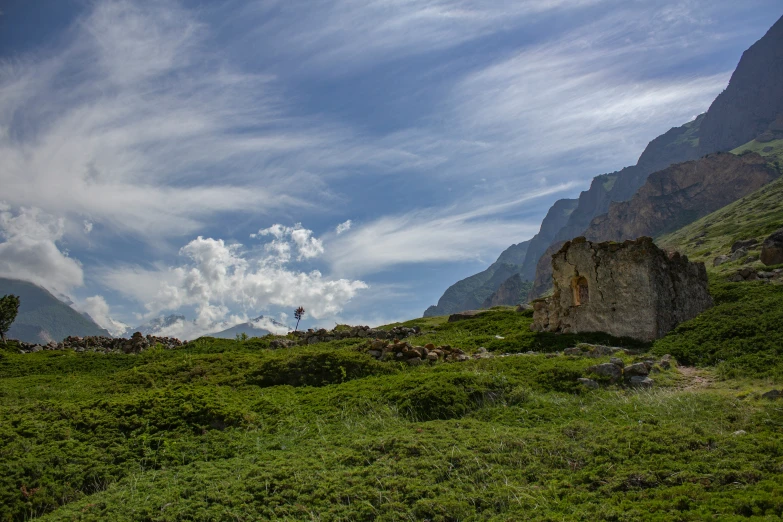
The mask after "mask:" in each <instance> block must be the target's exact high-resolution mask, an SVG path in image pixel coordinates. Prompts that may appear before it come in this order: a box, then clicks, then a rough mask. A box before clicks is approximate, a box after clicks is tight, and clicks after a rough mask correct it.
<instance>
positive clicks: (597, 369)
mask: <svg viewBox="0 0 783 522" xmlns="http://www.w3.org/2000/svg"><path fill="white" fill-rule="evenodd" d="M587 371H588V372H590V373H594V374H596V375H600V376H601V377H608V378H609V380H610V381H612V382H615V381H617V380H618V379H620V377H622V375H623V369H622V368H620V367H618V366H617V365H616V364H612V363H603V364H596V365H595V366H590V367H589V368H588V369H587Z"/></svg>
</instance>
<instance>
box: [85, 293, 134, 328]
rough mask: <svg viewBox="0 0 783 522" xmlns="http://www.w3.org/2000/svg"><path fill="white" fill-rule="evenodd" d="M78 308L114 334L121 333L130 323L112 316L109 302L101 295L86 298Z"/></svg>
mask: <svg viewBox="0 0 783 522" xmlns="http://www.w3.org/2000/svg"><path fill="white" fill-rule="evenodd" d="M77 308H78V309H79V310H80V311H82V312H85V313H86V314H87V315H89V316H90V317H92V319H93V321H95V322H96V323H97V324H98V326H100V327H101V328H105V329H106V330H108V331H109V333H110V334H112V335H121V334H123V333H124V332H125V331H126V330H127V329H128V328H129V325H127V324H125V323H123V322H122V321H118V320H116V319H114V318H113V317H112V316H111V311H110V309H109V304H108V303H107V302H106V299H104V298H103V296H101V295H94V296H92V297H88V298H86V299H85V300H84V301H83V302H82V303H81V304H79V305H78V306H77Z"/></svg>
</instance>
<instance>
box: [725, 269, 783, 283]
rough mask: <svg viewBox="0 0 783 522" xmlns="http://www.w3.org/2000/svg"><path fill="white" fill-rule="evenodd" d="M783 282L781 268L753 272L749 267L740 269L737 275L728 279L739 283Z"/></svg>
mask: <svg viewBox="0 0 783 522" xmlns="http://www.w3.org/2000/svg"><path fill="white" fill-rule="evenodd" d="M775 280H777V281H783V268H776V269H774V270H770V271H766V270H755V269H753V268H750V267H747V266H746V267H743V268H740V269H739V270H738V271H737V273H735V274H733V275H732V276H730V277H729V281H731V282H734V283H739V282H741V281H775Z"/></svg>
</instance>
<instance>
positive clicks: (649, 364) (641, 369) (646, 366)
mask: <svg viewBox="0 0 783 522" xmlns="http://www.w3.org/2000/svg"><path fill="white" fill-rule="evenodd" d="M675 364H676V361H675V360H674V359H673V358H672V356H671V355H664V356H663V357H662V358H661V359H660V360H659V361H656V360H655V359H653V358H646V359H644V360H642V361H639V362H635V363H632V364H629V365H626V364H625V362H624V361H623V360H622V359H620V358H619V357H612V358H611V359H610V360H609V362H608V363H603V364H596V365H595V366H590V367H589V368H587V372H588V373H591V374H593V375H597V376H599V377H602V378H603V379H606V380H608V381H609V382H610V383H619V382H624V383H625V384H627V385H629V386H632V387H635V388H652V387H653V385H654V384H655V381H653V380H652V379H651V378H650V377H649V374H650V373H655V372H659V371H662V370H668V369H669V368H671V367H672V366H674V365H675ZM578 381H579V382H580V383H582V384H583V385H584V386H585V387H587V388H591V389H595V388H598V386H599V385H598V383H597V382H596V381H595V380H593V379H588V378H586V377H583V378H580V379H578Z"/></svg>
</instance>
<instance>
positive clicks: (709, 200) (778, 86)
mask: <svg viewBox="0 0 783 522" xmlns="http://www.w3.org/2000/svg"><path fill="white" fill-rule="evenodd" d="M779 138H783V18H781V19H779V20H778V21H777V22H776V23H775V24H774V25H773V26H772V27H771V28H770V29H769V31H768V32H767V33H766V34H765V35H764V36H763V37H762V38H761V39H760V40H759V41H757V42H756V43H755V44H753V45H752V46H751V47H750V48H749V49H748V50H746V51H745V52H744V53H743V55H742V58H741V59H740V61H739V64H738V65H737V68H736V69H735V71H734V73H733V74H732V76H731V79H730V81H729V85H728V87H727V88H726V89H725V90H724V91H723V92H722V93H721V94H720V95H718V97H717V98H716V99H715V100H714V101H713V103H712V104H711V105H710V107H709V109H708V110H707V112H706V113H704V114H701V115H699V116H697V117H696V118H695V119H694V120H693V121H690V122H687V123H685V124H683V125H681V126H679V127H675V128H672V129H670V130H669V131H667V132H666V133H664V134H662V135H660V136H658V137H657V138H655V139H654V140H652V141H651V142H650V143H649V144H648V145H647V147H646V148H645V150H644V151H643V152H642V154H641V156H640V157H639V160H638V161H637V163H636V165H632V166H629V167H625V168H624V169H622V170H620V171H617V172H612V173H608V174H601V175H598V176H596V177H594V178H593V180H592V183H591V184H590V188H589V189H588V190H586V191H584V192H582V193H581V194H580V195H579V198H577V199H561V200H559V201H557V202H555V204H554V205H552V207H551V208H550V209H549V211H548V212H547V214H546V216H545V218H544V220H543V222H542V224H541V228H540V230H539V232H538V234H536V235H535V236H533V238H531V239H530V240H529V241H526V242H525V243H523V244H526V245H527V248H526V251H525V255H524V258H523V259H522V261H521V263H518V264H520V265H521V267H520V268H519V270H518V271H517V272H515V274H512V275H511V276H509V277H513V276H514V275H516V274H519V276H520V277H521V279H523V280H525V281H533V284H532V288H531V290H530V292H529V294H528V296H527V297H528V299H533V298H535V297H537V296H539V295H541V294H542V293H543V292H545V291H546V290H547V288H549V286H551V281H550V277H549V275H550V270H551V267H550V266H549V265H550V263H549V259H550V257H551V254H552V253H553V252H554V251H556V250H557V249H558V248H559V247H560V245H562V243H563V242H565V241H567V240H569V239H572V238H573V237H576V236H579V235H585V234H586V233H587V234H588V235H593V237H602V238H611V239H614V240H618V239H628V238H631V237H632V236H633V234H636V233H639V232H641V231H642V229H644V231H643V233H648V234H660V233H664V232H666V231H667V230H668V231H670V230H673V228H676V226H680V225H685V224H687V223H689V222H691V221H693V220H695V219H698V218H699V217H701V216H704V215H706V214H708V213H709V212H712V211H714V210H717V208H720V207H716V205H718V204H720V203H723V204H728V203H731V202H732V201H734V200H736V199H738V198H740V197H742V196H744V195H745V194H748V193H749V192H752V191H753V190H755V188H758V185H757V183H758V178H755V177H753V178H752V179H751V178H745V177H743V175H738V176H731V175H730V174H729V172H728V171H730V170H731V168H732V166H737V165H738V164H737V163H736V162H735V161H734V160H732V159H729V158H728V157H726V158H721V159H720V160H718V159H716V158H714V157H713V158H712V159H709V158H704V157H705V156H707V155H710V154H713V153H717V152H725V151H730V150H732V149H735V148H737V147H740V148H741V149H743V150H744V148H745V147H750V148H749V150H751V151H755V152H762V151H763V150H764V148H765V147H766V148H774V146H773V145H762V146H761V147H758V145H759V144H764V143H770V142H773V141H775V140H777V139H779ZM754 143H755V145H754ZM743 146H745V147H743ZM756 149H758V150H756ZM702 158H704V159H702ZM748 161H751V158H746V159H745V160H742V161H741V163H742V164H743V165H746V164H747V162H748ZM753 161H756V160H753ZM689 162H691V163H689ZM694 162H695V163H694ZM677 164H683V166H682V167H680V170H679V173H680V176H679V177H678V176H677V175H675V173H674V172H672V171H669V172H668V173H664V174H660V175H657V174H656V176H655V177H653V183H661V182H664V181H668V182H670V185H669V187H668V190H665V189H662V188H661V187H658V188H657V189H656V188H654V187H653V186H651V185H647V186H646V185H645V184H646V183H647V182H648V178H651V177H652V176H651V175H652V174H653V173H658V172H660V171H664V170H666V169H668V168H669V167H670V166H672V165H677ZM689 168H690V169H694V168H695V169H700V172H701V175H700V176H696V177H698V178H699V180H700V181H698V182H697V183H696V185H698V186H696V185H694V186H691V184H690V183H692V182H694V179H688V177H687V176H685V170H683V169H689ZM713 168H715V169H717V170H712V169H713ZM743 168H744V167H743ZM743 172H747V171H743ZM754 172H755V171H754ZM768 174H769V173H768ZM773 177H774V176H773ZM710 178H714V179H715V180H716V181H717V180H721V181H726V180H728V179H729V178H730V179H731V183H728V184H724V186H722V187H721V185H720V183H715V184H713V185H711V193H710V196H709V197H707V196H706V195H703V194H702V191H701V189H704V187H705V186H707V185H710V184H709V180H710ZM769 180H770V179H769V176H768V177H767V181H769ZM680 182H681V183H684V184H685V185H678V183H680ZM746 182H747V183H746ZM642 189H644V190H642ZM651 198H657V199H658V201H656V202H653V199H651ZM685 198H690V199H691V200H692V201H690V202H689V203H688V204H687V205H684V204H682V202H683V200H684V199H685ZM661 199H663V200H667V201H663V202H662V201H661ZM669 199H671V202H673V201H674V200H678V201H680V207H679V208H670V209H668V210H666V211H663V210H662V206H666V205H667V204H668V203H669ZM629 201H630V203H628V204H627V205H625V207H622V206H616V205H617V204H618V203H623V202H629ZM642 202H644V204H645V205H646V208H647V211H648V212H653V208H654V207H656V205H657V207H656V208H658V210H657V211H658V212H663V213H664V214H666V213H668V214H669V216H668V218H666V219H663V217H662V216H659V218H660V219H659V221H660V224H661V227H662V228H660V229H658V228H656V227H646V228H645V227H638V226H637V227H635V228H634V227H629V226H625V223H624V222H621V221H620V219H621V215H622V214H623V211H622V209H623V208H625V209H627V210H626V211H625V216H626V217H628V215H630V214H631V211H630V209H631V208H634V209H635V208H636V207H635V206H636V205H637V204H640V203H642ZM675 206H676V205H675ZM686 207H687V208H686ZM607 213H609V217H604V215H605V214H607ZM611 216H614V218H612V217H611ZM596 220H597V221H596ZM661 220H662V221H661ZM664 222H665V223H664ZM637 224H638V220H637ZM612 227H614V228H612ZM598 228H600V229H601V231H600V233H599V232H598ZM588 229H589V230H588ZM633 237H635V236H633ZM512 248H513V247H512ZM504 254H505V252H504ZM502 257H503V254H501V258H502ZM499 262H500V258H499V259H498V261H496V262H495V263H493V265H491V266H490V267H489V268H488V269H487V270H485V271H484V272H480V273H479V274H475V275H473V276H470V277H468V278H466V279H463V280H461V281H458V282H457V283H455V284H454V285H452V286H451V287H449V288H448V289H447V290H446V292H445V293H444V294H443V297H441V299H440V300H439V301H438V305H437V306H431V307H429V308H428V309H427V310H426V311H425V312H424V316H425V317H426V316H430V315H440V314H446V313H454V312H458V311H461V310H465V309H468V308H473V307H475V303H476V300H475V298H474V294H475V287H476V286H477V285H475V282H477V281H481V285H480V288H481V292H482V294H487V295H491V294H493V293H494V292H495V291H497V290H498V289H499V288H500V286H501V285H503V284H504V283H505V281H500V280H499V279H501V277H493V276H495V273H496V272H497V269H496V268H497V265H498V263H499ZM493 267H495V270H494V271H493V270H492V269H493ZM488 271H489V272H491V275H490V276H489V277H488V276H487V272H488ZM496 284H497V286H495V285H496ZM468 305H470V306H468Z"/></svg>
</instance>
